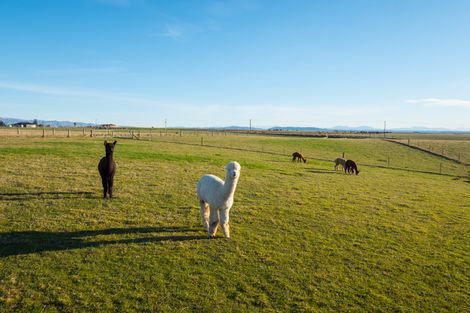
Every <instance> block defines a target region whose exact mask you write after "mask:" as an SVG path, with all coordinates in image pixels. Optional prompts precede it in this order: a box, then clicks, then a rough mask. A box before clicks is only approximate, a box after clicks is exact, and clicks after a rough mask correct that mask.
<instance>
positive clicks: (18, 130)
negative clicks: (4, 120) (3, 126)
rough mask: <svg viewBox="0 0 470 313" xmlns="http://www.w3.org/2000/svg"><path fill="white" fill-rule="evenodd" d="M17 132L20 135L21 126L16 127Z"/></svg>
mask: <svg viewBox="0 0 470 313" xmlns="http://www.w3.org/2000/svg"><path fill="white" fill-rule="evenodd" d="M16 133H17V134H18V136H19V135H20V128H19V127H17V128H16Z"/></svg>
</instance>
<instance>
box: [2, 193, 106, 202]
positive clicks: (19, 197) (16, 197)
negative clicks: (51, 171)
mask: <svg viewBox="0 0 470 313" xmlns="http://www.w3.org/2000/svg"><path fill="white" fill-rule="evenodd" d="M97 197H98V196H97V195H96V194H95V193H94V192H90V191H51V192H45V191H44V192H43V191H41V192H21V193H15V192H12V193H0V201H24V200H31V199H47V200H49V199H75V198H97Z"/></svg>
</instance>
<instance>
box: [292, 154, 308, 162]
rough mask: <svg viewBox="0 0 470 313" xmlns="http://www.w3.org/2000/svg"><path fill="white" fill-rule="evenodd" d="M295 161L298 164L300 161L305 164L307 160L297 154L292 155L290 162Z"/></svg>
mask: <svg viewBox="0 0 470 313" xmlns="http://www.w3.org/2000/svg"><path fill="white" fill-rule="evenodd" d="M295 160H297V161H298V162H300V161H304V163H306V162H307V159H306V158H304V156H303V155H302V154H301V153H299V152H294V153H292V161H295Z"/></svg>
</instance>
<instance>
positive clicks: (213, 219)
mask: <svg viewBox="0 0 470 313" xmlns="http://www.w3.org/2000/svg"><path fill="white" fill-rule="evenodd" d="M218 225H219V209H218V208H210V214H209V236H211V237H212V238H215V234H216V233H217V226H218Z"/></svg>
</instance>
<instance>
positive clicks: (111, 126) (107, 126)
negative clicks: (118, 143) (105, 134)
mask: <svg viewBox="0 0 470 313" xmlns="http://www.w3.org/2000/svg"><path fill="white" fill-rule="evenodd" d="M100 128H106V129H109V128H117V125H116V124H101V125H100Z"/></svg>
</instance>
